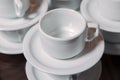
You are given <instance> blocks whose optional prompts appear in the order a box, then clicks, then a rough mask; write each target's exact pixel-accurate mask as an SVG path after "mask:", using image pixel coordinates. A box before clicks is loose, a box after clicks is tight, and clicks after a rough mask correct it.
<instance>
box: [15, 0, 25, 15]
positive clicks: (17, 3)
mask: <svg viewBox="0 0 120 80" xmlns="http://www.w3.org/2000/svg"><path fill="white" fill-rule="evenodd" d="M14 2H15V12H16V15H17V17H22V16H23V13H22V10H23V3H22V1H21V0H14Z"/></svg>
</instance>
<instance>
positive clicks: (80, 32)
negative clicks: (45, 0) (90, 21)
mask: <svg viewBox="0 0 120 80" xmlns="http://www.w3.org/2000/svg"><path fill="white" fill-rule="evenodd" d="M56 10H57V11H60V10H61V11H63V10H64V11H69V12H72V13H75V14H77V15H79V17H80V18H81V20H82V22H83V23H82V26H84V27H83V28H82V30H81V31H79V32H78V33H77V34H75V35H74V36H71V37H68V38H56V37H52V36H50V35H48V34H47V33H45V32H44V31H43V30H42V29H41V25H40V24H41V21H42V19H43V18H44V17H45V16H46V15H48V14H49V13H52V12H54V11H56ZM86 27H87V25H86V21H85V19H84V17H83V16H82V15H81V14H80V13H79V12H77V11H75V10H72V9H68V8H57V9H53V10H50V11H48V12H47V13H46V14H44V15H43V16H42V18H41V19H40V20H39V31H40V32H41V33H42V34H43V35H45V36H47V37H49V38H50V39H53V40H58V41H67V40H72V39H75V38H77V37H78V36H80V35H82V33H83V32H84V31H85V29H86Z"/></svg>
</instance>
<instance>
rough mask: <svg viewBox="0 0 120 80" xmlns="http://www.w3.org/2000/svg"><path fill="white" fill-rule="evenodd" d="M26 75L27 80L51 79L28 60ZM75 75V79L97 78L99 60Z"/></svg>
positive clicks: (99, 71)
mask: <svg viewBox="0 0 120 80" xmlns="http://www.w3.org/2000/svg"><path fill="white" fill-rule="evenodd" d="M91 73H92V74H91ZM26 75H27V78H28V80H52V79H51V77H50V76H49V75H47V73H44V72H41V71H40V70H38V69H36V68H35V67H33V66H32V65H31V64H30V63H28V62H27V63H26ZM76 75H77V76H78V78H77V80H99V78H100V75H101V63H100V62H99V63H97V64H96V65H95V66H94V67H92V68H90V69H89V70H87V71H85V72H82V73H80V74H76Z"/></svg>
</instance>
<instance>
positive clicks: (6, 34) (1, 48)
mask: <svg viewBox="0 0 120 80" xmlns="http://www.w3.org/2000/svg"><path fill="white" fill-rule="evenodd" d="M5 1H7V0H5ZM8 1H9V0H8ZM13 1H16V5H17V4H18V3H20V4H21V3H24V4H23V5H25V6H24V7H26V8H27V7H28V8H27V9H26V8H23V11H24V10H25V9H26V12H25V14H24V15H23V14H21V15H20V13H18V12H16V14H17V17H13V16H15V14H14V15H11V14H13V13H12V10H11V9H10V11H9V13H10V14H9V13H8V15H7V14H4V15H2V14H1V13H2V12H0V41H1V42H0V52H1V53H3V54H21V53H23V49H22V42H23V38H24V36H25V34H26V32H27V31H28V30H29V29H30V28H31V27H32V26H33V25H34V24H36V23H37V22H38V20H39V18H40V17H42V16H43V14H45V12H46V11H47V10H48V6H49V2H50V0H43V1H42V0H25V1H28V2H25V1H24V0H23V2H19V0H13ZM17 1H18V2H17ZM1 3H3V4H4V3H5V2H4V1H3V2H0V4H1ZM11 4H12V2H10V4H8V5H7V8H6V9H8V8H9V6H12V5H11ZM1 6H3V5H2V4H1ZM0 10H1V8H0ZM18 11H19V10H18ZM21 13H22V12H21ZM6 15H7V17H9V18H7V17H6ZM18 15H19V17H18ZM1 16H3V17H1ZM8 45H9V46H8Z"/></svg>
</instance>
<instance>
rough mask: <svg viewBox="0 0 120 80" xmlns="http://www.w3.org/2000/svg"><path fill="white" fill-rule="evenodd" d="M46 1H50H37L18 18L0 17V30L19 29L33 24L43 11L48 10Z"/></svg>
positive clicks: (48, 0)
mask: <svg viewBox="0 0 120 80" xmlns="http://www.w3.org/2000/svg"><path fill="white" fill-rule="evenodd" d="M38 1H39V0H38ZM48 2H50V0H43V2H42V3H41V5H40V3H37V4H36V5H38V6H37V7H36V8H34V9H31V8H30V9H29V10H28V12H27V13H26V15H25V16H24V17H23V18H18V19H7V18H0V30H4V31H8V30H9V31H10V30H19V29H23V28H27V27H30V26H32V25H34V24H35V23H37V22H38V20H39V19H40V17H41V16H43V15H44V14H45V12H46V11H47V10H48Z"/></svg>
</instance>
